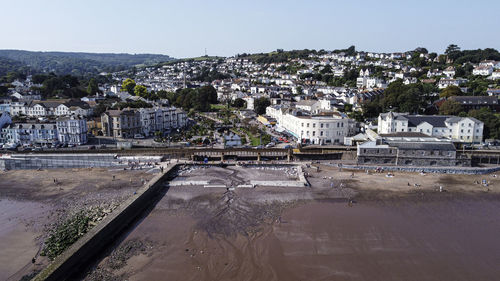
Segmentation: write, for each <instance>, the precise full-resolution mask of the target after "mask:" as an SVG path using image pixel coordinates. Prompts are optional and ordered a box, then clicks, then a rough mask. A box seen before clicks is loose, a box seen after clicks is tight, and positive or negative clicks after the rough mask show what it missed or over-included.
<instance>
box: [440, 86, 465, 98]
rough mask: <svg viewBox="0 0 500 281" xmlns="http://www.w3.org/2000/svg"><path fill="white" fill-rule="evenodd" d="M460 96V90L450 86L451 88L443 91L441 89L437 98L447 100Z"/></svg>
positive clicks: (461, 93)
mask: <svg viewBox="0 0 500 281" xmlns="http://www.w3.org/2000/svg"><path fill="white" fill-rule="evenodd" d="M461 95H463V92H462V90H460V88H459V87H457V86H454V85H451V86H448V87H446V88H445V89H443V90H442V91H441V94H439V97H441V98H449V97H452V96H461Z"/></svg>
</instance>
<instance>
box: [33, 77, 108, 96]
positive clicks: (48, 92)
mask: <svg viewBox="0 0 500 281" xmlns="http://www.w3.org/2000/svg"><path fill="white" fill-rule="evenodd" d="M32 79H33V83H35V84H41V85H42V86H41V87H33V88H32V90H33V91H35V92H38V93H40V95H41V96H42V98H81V97H84V96H87V95H88V94H89V88H90V90H91V91H94V90H97V91H98V89H99V88H98V83H105V82H107V81H109V80H108V79H109V78H108V77H106V76H94V77H92V78H90V79H89V80H87V79H86V78H83V77H80V78H78V77H76V76H72V75H62V76H58V75H56V74H54V73H49V74H35V75H33V77H32Z"/></svg>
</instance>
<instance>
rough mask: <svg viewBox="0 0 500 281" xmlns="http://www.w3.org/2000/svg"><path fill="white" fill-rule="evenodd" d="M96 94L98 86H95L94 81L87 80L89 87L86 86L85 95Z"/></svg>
mask: <svg viewBox="0 0 500 281" xmlns="http://www.w3.org/2000/svg"><path fill="white" fill-rule="evenodd" d="M98 92H99V86H98V85H97V82H96V81H95V79H94V78H91V79H90V80H89V85H88V86H87V93H88V94H89V95H95V94H96V93H98Z"/></svg>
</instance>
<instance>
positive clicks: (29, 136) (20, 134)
mask: <svg viewBox="0 0 500 281" xmlns="http://www.w3.org/2000/svg"><path fill="white" fill-rule="evenodd" d="M1 137H2V140H1V142H3V143H10V144H19V145H35V144H40V145H42V144H56V143H58V141H59V140H58V137H57V125H56V123H15V124H9V125H7V126H5V127H4V128H2V135H1Z"/></svg>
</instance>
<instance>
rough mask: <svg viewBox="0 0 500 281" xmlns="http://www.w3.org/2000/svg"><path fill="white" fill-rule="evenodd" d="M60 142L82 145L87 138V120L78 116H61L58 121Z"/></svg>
mask: <svg viewBox="0 0 500 281" xmlns="http://www.w3.org/2000/svg"><path fill="white" fill-rule="evenodd" d="M56 127H57V135H58V140H59V142H60V143H65V144H74V145H82V144H86V143H87V141H88V139H87V132H88V129H87V120H85V119H84V118H82V117H78V116H70V117H61V118H58V119H57V121H56Z"/></svg>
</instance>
